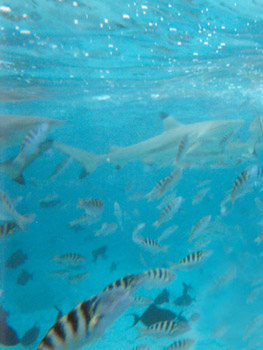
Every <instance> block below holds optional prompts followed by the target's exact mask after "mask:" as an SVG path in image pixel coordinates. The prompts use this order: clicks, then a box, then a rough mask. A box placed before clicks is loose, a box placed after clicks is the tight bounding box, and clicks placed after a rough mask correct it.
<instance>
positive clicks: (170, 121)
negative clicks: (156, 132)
mask: <svg viewBox="0 0 263 350" xmlns="http://www.w3.org/2000/svg"><path fill="white" fill-rule="evenodd" d="M182 125H183V124H182V123H181V122H178V121H177V120H176V119H174V118H173V117H167V118H165V119H163V128H164V131H169V130H171V129H174V128H178V127H179V126H182Z"/></svg>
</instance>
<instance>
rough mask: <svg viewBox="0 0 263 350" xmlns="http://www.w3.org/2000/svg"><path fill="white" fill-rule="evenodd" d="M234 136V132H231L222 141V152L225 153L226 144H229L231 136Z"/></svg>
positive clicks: (220, 145)
mask: <svg viewBox="0 0 263 350" xmlns="http://www.w3.org/2000/svg"><path fill="white" fill-rule="evenodd" d="M233 134H234V131H231V132H229V133H228V134H225V135H224V136H223V137H222V138H221V140H220V141H219V147H220V149H221V152H224V150H225V146H226V144H227V143H228V142H229V140H230V138H231V136H232V135H233Z"/></svg>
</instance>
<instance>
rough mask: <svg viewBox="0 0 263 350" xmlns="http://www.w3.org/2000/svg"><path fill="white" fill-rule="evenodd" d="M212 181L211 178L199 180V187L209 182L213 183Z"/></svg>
mask: <svg viewBox="0 0 263 350" xmlns="http://www.w3.org/2000/svg"><path fill="white" fill-rule="evenodd" d="M211 181H212V180H209V179H207V180H201V181H199V182H198V184H197V187H203V186H207V185H208V184H210V183H211Z"/></svg>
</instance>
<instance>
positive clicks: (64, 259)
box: [52, 253, 87, 266]
mask: <svg viewBox="0 0 263 350" xmlns="http://www.w3.org/2000/svg"><path fill="white" fill-rule="evenodd" d="M52 260H53V261H57V262H59V263H62V264H65V265H69V266H74V265H80V264H83V263H85V262H86V261H87V260H86V258H84V257H83V256H82V255H80V254H77V253H68V254H64V255H55V256H54V257H53V259H52Z"/></svg>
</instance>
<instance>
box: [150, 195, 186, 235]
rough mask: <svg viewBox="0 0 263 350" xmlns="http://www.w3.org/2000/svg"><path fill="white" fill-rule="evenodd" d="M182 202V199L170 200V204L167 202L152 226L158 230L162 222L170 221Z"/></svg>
mask: <svg viewBox="0 0 263 350" xmlns="http://www.w3.org/2000/svg"><path fill="white" fill-rule="evenodd" d="M182 201H183V198H182V197H176V198H174V199H172V200H171V202H169V203H168V205H167V206H166V207H165V208H164V209H163V210H162V212H161V214H160V217H159V219H158V220H157V221H155V222H154V223H153V226H155V228H158V227H159V226H160V225H161V224H163V223H164V222H166V221H169V220H171V218H172V217H173V216H174V214H175V213H177V211H178V210H179V208H180V206H181V204H182Z"/></svg>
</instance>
